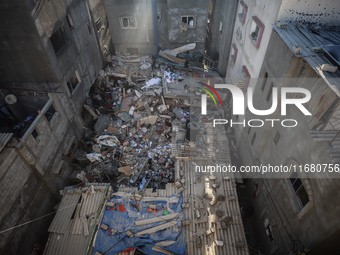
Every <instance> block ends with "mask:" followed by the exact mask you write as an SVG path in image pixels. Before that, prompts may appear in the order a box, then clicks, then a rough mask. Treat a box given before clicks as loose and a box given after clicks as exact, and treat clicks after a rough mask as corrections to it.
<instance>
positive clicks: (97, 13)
mask: <svg viewBox="0 0 340 255" xmlns="http://www.w3.org/2000/svg"><path fill="white" fill-rule="evenodd" d="M88 6H89V9H90V13H91V19H92V22H94V24H93V28H94V29H95V32H96V36H97V41H98V42H99V45H100V51H101V55H102V57H103V60H104V61H106V57H107V56H108V55H109V54H111V53H115V50H114V47H113V44H112V38H111V32H110V26H109V21H108V19H107V15H106V7H105V2H104V0H88Z"/></svg>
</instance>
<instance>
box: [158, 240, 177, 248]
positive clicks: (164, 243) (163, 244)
mask: <svg viewBox="0 0 340 255" xmlns="http://www.w3.org/2000/svg"><path fill="white" fill-rule="evenodd" d="M175 242H176V241H162V242H158V243H155V245H157V246H164V247H166V246H170V245H173V244H174V243H175Z"/></svg>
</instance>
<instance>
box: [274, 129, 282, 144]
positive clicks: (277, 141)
mask: <svg viewBox="0 0 340 255" xmlns="http://www.w3.org/2000/svg"><path fill="white" fill-rule="evenodd" d="M280 139H281V133H280V131H279V130H278V131H276V133H275V135H274V138H273V143H274V145H275V146H276V145H277V144H278V143H279V141H280Z"/></svg>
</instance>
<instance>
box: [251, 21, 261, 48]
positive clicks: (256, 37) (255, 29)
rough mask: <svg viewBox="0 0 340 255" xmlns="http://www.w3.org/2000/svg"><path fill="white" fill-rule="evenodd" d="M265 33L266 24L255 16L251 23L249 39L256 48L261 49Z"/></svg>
mask: <svg viewBox="0 0 340 255" xmlns="http://www.w3.org/2000/svg"><path fill="white" fill-rule="evenodd" d="M263 31H264V24H263V23H262V22H261V20H259V18H258V17H257V16H253V20H252V22H251V27H250V34H249V38H250V40H251V41H252V43H253V44H254V45H255V47H256V48H259V47H260V43H261V39H262V35H263Z"/></svg>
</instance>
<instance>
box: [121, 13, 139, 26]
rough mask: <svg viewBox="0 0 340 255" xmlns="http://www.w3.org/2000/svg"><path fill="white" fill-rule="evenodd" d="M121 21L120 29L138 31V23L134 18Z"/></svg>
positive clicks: (130, 17) (126, 17) (127, 17)
mask: <svg viewBox="0 0 340 255" xmlns="http://www.w3.org/2000/svg"><path fill="white" fill-rule="evenodd" d="M119 20H120V27H121V28H122V29H136V28H137V22H136V18H135V17H134V16H125V17H120V18H119Z"/></svg>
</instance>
